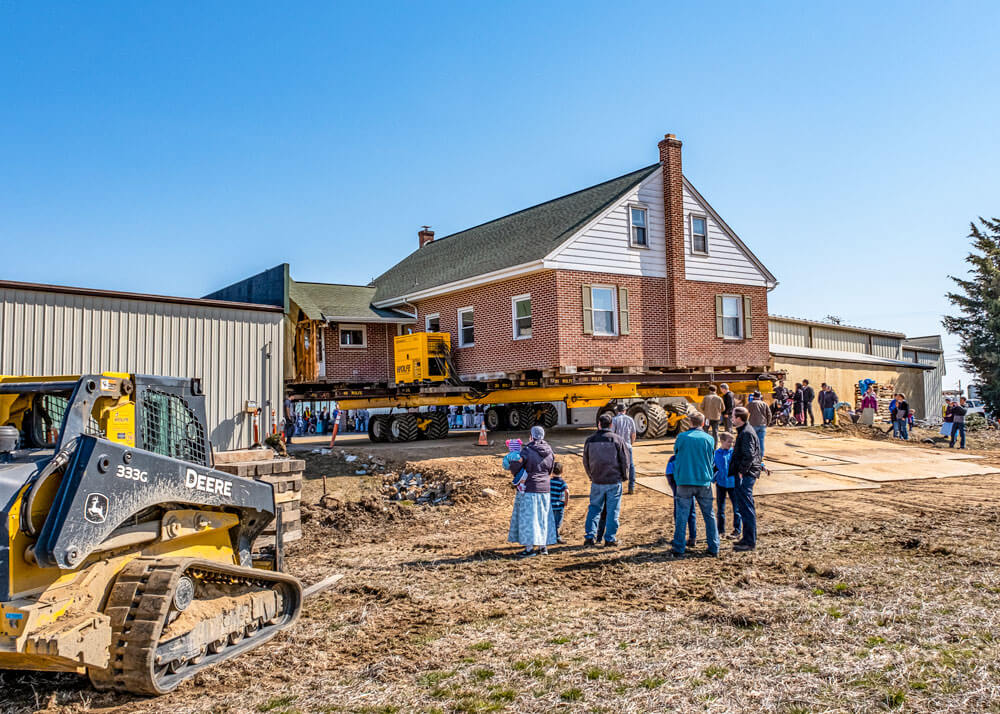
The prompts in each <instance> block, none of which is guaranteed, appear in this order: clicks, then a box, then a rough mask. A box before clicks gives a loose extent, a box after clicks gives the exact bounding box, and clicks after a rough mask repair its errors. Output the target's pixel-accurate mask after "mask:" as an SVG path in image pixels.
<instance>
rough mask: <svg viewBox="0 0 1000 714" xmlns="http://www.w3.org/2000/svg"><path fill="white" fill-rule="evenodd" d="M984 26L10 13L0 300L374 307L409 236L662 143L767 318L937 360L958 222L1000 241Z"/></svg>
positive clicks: (883, 7)
mask: <svg viewBox="0 0 1000 714" xmlns="http://www.w3.org/2000/svg"><path fill="white" fill-rule="evenodd" d="M998 26H1000V4H998V3H985V2H984V3H971V2H958V3H947V4H945V3H919V2H900V3H891V2H881V3H877V4H876V3H851V2H836V3H833V2H830V3H763V4H762V3H735V2H733V3H727V2H718V3H681V2H662V1H661V2H650V3H588V2H571V3H558V2H547V3H517V2H510V3H458V2H455V3H434V2H421V3H386V4H380V3H371V2H367V3H357V4H353V5H348V4H342V3H329V2H326V3H315V4H310V3H295V4H291V3H263V2H261V3H253V2H240V3H236V2H213V3H197V4H196V3H159V4H153V3H126V2H118V3H115V2H105V3H90V4H84V3H46V4H42V3H18V4H14V3H10V2H0V154H2V157H3V160H2V164H0V165H2V166H3V169H2V170H0V237H2V241H0V244H2V248H3V254H4V255H3V260H2V261H0V277H2V278H6V279H14V280H29V281H39V282H52V283H63V284H71V285H84V286H90V287H101V288H109V289H121V290H134V291H143V292H154V293H168V294H179V295H202V294H205V293H207V292H209V291H211V290H213V289H215V288H217V287H220V286H222V285H225V284H228V283H230V282H232V281H234V280H237V279H240V278H242V277H245V276H247V275H249V274H251V273H254V272H257V271H259V270H262V269H264V268H267V267H270V266H272V265H274V264H277V263H280V262H289V263H290V264H291V266H292V274H293V276H294V277H296V278H298V279H301V280H322V281H331V282H356V283H363V282H367V281H368V280H369V279H371V278H372V277H374V276H375V275H378V274H379V273H381V272H382V271H383V270H384V269H385V268H386V267H388V266H389V265H391V264H392V263H393V262H394V261H395V260H397V259H398V258H400V257H402V256H403V255H405V254H406V253H408V252H409V251H410V250H412V249H413V248H414V247H415V246H416V240H417V238H416V231H417V230H418V228H419V226H420V225H421V224H430V225H432V226H433V228H434V229H435V231H437V233H438V235H439V236H440V235H446V234H447V233H450V232H453V231H456V230H460V229H462V228H465V227H468V226H470V225H474V224H476V223H480V222H482V221H484V220H489V219H491V218H495V217H497V216H500V215H503V214H505V213H508V212H510V211H513V210H518V209H520V208H524V207H526V206H528V205H532V204H534V203H538V202H540V201H544V200H547V199H549V198H553V197H555V196H559V195H561V194H564V193H568V192H570V191H574V190H577V189H579V188H582V187H585V186H588V185H591V184H593V183H597V182H599V181H603V180H605V179H608V178H611V177H614V176H617V175H619V174H622V173H625V172H627V171H630V170H632V169H634V168H638V167H640V166H644V165H647V164H650V163H653V162H654V161H656V159H657V153H656V142H657V140H658V139H660V138H661V137H662V136H663V134H664V133H666V132H673V133H676V134H677V135H678V136H679V137H680V138H681V139H682V140H683V141H684V170H685V174H686V175H687V176H688V178H690V179H691V180H692V181H693V182H694V184H695V185H696V186H698V188H699V189H700V190H701V192H702V193H703V194H704V195H705V196H706V198H708V200H709V201H710V202H711V203H712V204H713V205H714V207H715V208H716V209H717V210H718V211H719V212H720V213H721V214H722V216H723V217H724V218H725V219H726V221H727V222H728V223H729V224H730V225H731V226H732V227H733V228H734V229H735V230H736V231H737V232H738V233H739V234H740V236H741V237H742V238H743V239H744V241H745V242H746V243H748V244H749V245H750V247H751V248H752V249H753V250H754V251H755V252H756V253H757V255H758V256H759V257H760V258H761V259H762V260H763V261H764V262H765V264H767V265H768V267H769V268H770V269H771V271H772V272H774V273H775V274H776V275H777V276H778V279H779V281H780V285H779V286H778V288H777V289H776V290H775V291H774V292H772V293H771V296H770V308H771V311H772V312H775V313H780V314H789V315H795V316H801V317H808V318H822V317H823V316H825V315H827V314H831V313H832V314H835V315H839V316H841V317H842V318H844V319H845V321H847V322H850V323H854V324H861V325H866V326H871V327H878V328H883V329H894V330H900V331H904V332H906V333H908V334H911V335H922V334H931V333H937V332H941V331H942V328H941V327H940V316H941V314H943V313H944V312H945V311H947V309H948V304H947V302H946V300H945V299H944V297H943V295H944V293H945V292H946V291H947V290H948V289H949V281H948V280H947V277H946V276H947V275H948V274H957V273H960V272H963V271H964V270H965V265H964V263H963V258H964V256H965V254H966V253H967V240H966V237H965V236H966V234H967V232H968V223H969V221H970V220H972V219H973V218H975V217H976V216H977V215H991V214H992V215H997V214H1000V207H998V201H1000V199H998V197H1000V171H998V170H997V167H998V166H1000V141H998V139H997V133H996V128H997V116H1000V111H998V110H1000V106H998V105H1000V96H998V94H997V92H996V88H997V87H998V86H1000V44H998V43H997V42H996V38H995V29H996V27H998ZM947 339H948V343H947V351H948V354H949V356H953V355H956V354H957V353H956V342H955V340H954V339H953V338H950V337H949V338H947ZM958 374H959V372H958V364H957V362H955V361H950V362H949V377H947V378H946V384H950V383H952V382H953V381H954V379H955V377H956V376H958Z"/></svg>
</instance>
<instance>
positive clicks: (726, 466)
mask: <svg viewBox="0 0 1000 714" xmlns="http://www.w3.org/2000/svg"><path fill="white" fill-rule="evenodd" d="M719 391H721V392H722V394H721V395H720V394H718V393H717V392H716V391H715V390H713V391H712V392H710V394H709V395H708V397H706V399H707V400H708V406H709V407H710V408H712V409H713V410H714V411H712V412H711V414H710V416H711V418H706V415H705V414H703V413H702V412H694V413H691V414H688V415H687V419H688V420H689V427H688V428H687V429H686V430H685V431H683V432H682V433H680V434H679V435H678V436H677V439H676V441H675V442H674V453H673V455H672V456H671V457H670V459H669V460H668V461H667V464H666V474H667V481H668V483H669V484H670V488H671V490H672V492H673V496H674V531H673V538H672V540H671V546H670V552H671V553H672V554H673V555H674V556H676V557H681V556H683V555H684V554H685V552H686V550H687V549H690V548H692V547H694V546H695V545H696V543H697V525H696V518H697V516H696V514H695V505H696V504H697V509H698V511H700V512H701V515H702V519H703V521H704V524H705V538H706V545H707V552H708V554H709V555H712V556H715V555H718V553H719V549H720V541H721V538H723V537H725V538H729V539H732V540H734V541H735V543H734V545H733V550H734V551H737V552H741V551H749V550H754V549H755V548H756V547H757V513H756V509H755V506H754V497H753V489H754V485H755V483H756V482H757V479H758V478H759V477H760V475H761V473H762V471H765V470H766V469H764V465H763V450H762V446H761V444H762V442H761V437H760V436H758V434H761V436H762V435H763V430H765V429H766V426H767V418H768V416H769V415H770V408H769V407H768V406H767V404H766V403H765V402H764V401H763V399H761V398H760V394H759V393H757V394H755V395H754V398H753V399H751V401H750V402H749V404H748V406H746V407H744V406H735V400H733V398H732V394H731V392H729V390H728V388H727V387H726V386H725V385H721V386H720V389H719ZM726 394H730V400H728V401H729V404H732V405H733V406H732V407H731V408H727V406H726V405H727V400H726V398H725V396H726ZM709 397H714V399H713V398H709ZM716 400H718V402H717V401H716ZM720 403H721V408H719V409H716V407H718V406H719V404H720ZM754 404H757V405H758V406H757V407H756V408H754V409H753V410H751V407H753V406H754ZM754 414H756V418H758V419H763V420H764V423H763V424H761V425H760V431H758V427H757V426H755V425H754V424H753V423H752V420H753V419H754V418H755V416H754ZM713 422H714V423H713ZM720 425H724V426H723V427H722V431H720V430H719V427H720ZM730 428H732V429H735V434H734V433H733V432H732V431H731V430H730ZM635 434H636V429H635V422H634V421H633V420H632V418H631V417H629V416H628V415H627V414H626V413H625V406H624V405H619V407H618V409H617V414H616V415H615V416H614V417H612V416H611V415H610V414H601V416H600V418H599V420H598V430H597V432H596V433H594V434H592V435H591V436H590V437H589V438H588V439H587V440H586V442H585V443H584V446H583V468H584V471H585V472H586V474H587V477H588V478H589V479H590V494H589V503H588V506H587V514H586V517H585V521H584V540H583V544H584V546H587V547H596V546H597V545H598V544H599V543H600V542H602V541H603V543H604V546H605V547H614V546H616V545H617V544H618V529H619V524H620V519H621V506H622V498H623V495H624V493H625V487H626V484H628V493H630V494H631V493H633V492H634V489H635V464H634V462H633V453H632V445H633V443H634V441H635ZM507 448H508V453H507V454H506V455H505V456H504V460H503V466H504V468H505V469H507V470H509V471H510V472H511V473H512V474H513V480H512V482H511V483H512V485H513V486H514V488H515V496H514V507H513V512H512V513H511V518H510V530H509V532H508V536H507V539H508V541H509V542H511V543H518V544H520V545H522V546H524V550H523V551H521V553H520V555H521V557H525V558H530V557H533V556H536V555H546V554H548V547H549V546H550V545H553V544H555V543H564V542H565V539H564V538H563V537H562V535H561V529H562V524H563V514H564V512H565V508H566V504H567V503H568V499H569V489H568V488H567V486H566V482H565V480H564V479H563V478H562V464H561V463H560V462H558V461H557V460H556V458H555V454H554V452H553V451H552V448H551V447H550V446H549V444H548V443H546V441H545V430H544V429H543V428H542V427H541V426H534V427H532V428H531V440H530V441H529V442H528V443H527V444H522V442H521V441H520V440H517V439H513V440H508V441H507ZM713 486H714V491H713ZM727 499H728V500H729V502H730V508H731V510H732V512H733V530H732V531H730V532H729V533H728V534H727V533H726V500H727ZM716 504H717V506H716Z"/></svg>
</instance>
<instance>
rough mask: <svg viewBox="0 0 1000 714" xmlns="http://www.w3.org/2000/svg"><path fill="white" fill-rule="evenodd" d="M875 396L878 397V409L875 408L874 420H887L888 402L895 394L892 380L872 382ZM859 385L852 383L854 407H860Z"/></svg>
mask: <svg viewBox="0 0 1000 714" xmlns="http://www.w3.org/2000/svg"><path fill="white" fill-rule="evenodd" d="M872 387H873V388H874V390H875V396H876V397H877V398H878V409H877V410H875V420H876V421H878V420H883V421H889V402H891V401H892V398H893V397H894V396H896V385H895V384H894V383H892V382H887V383H884V384H873V385H872ZM863 396H864V395H863V394H862V393H861V387H860V386H858V385H857V384H855V385H854V408H855V409H861V397H863Z"/></svg>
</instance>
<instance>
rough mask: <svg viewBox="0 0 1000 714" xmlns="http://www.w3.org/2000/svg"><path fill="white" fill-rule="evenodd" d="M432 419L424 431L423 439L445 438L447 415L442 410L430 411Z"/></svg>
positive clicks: (446, 436) (446, 434)
mask: <svg viewBox="0 0 1000 714" xmlns="http://www.w3.org/2000/svg"><path fill="white" fill-rule="evenodd" d="M430 418H431V419H433V421H432V422H431V424H430V426H428V427H427V431H426V432H424V438H425V439H447V438H448V415H447V414H445V413H444V412H430Z"/></svg>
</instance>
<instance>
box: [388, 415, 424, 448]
mask: <svg viewBox="0 0 1000 714" xmlns="http://www.w3.org/2000/svg"><path fill="white" fill-rule="evenodd" d="M419 432H420V429H418V428H417V415H416V414H395V415H393V417H392V421H390V422H389V441H391V442H394V443H400V442H403V441H416V440H417V435H418V434H419Z"/></svg>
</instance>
